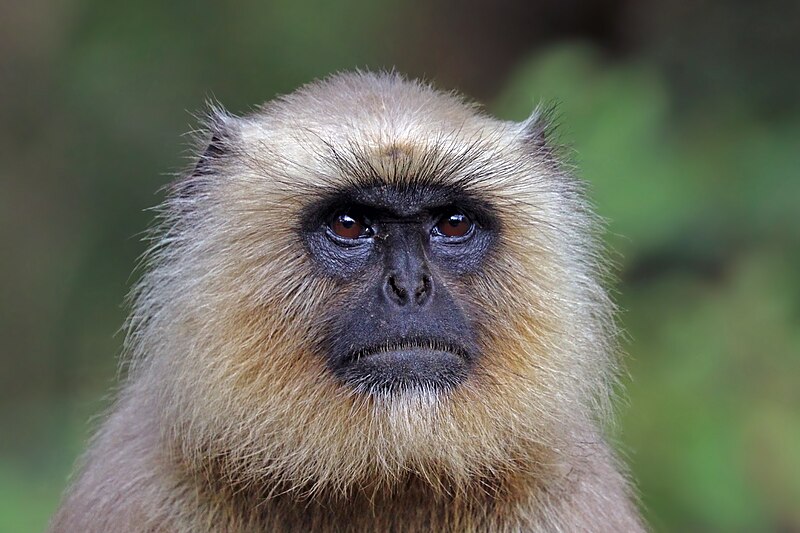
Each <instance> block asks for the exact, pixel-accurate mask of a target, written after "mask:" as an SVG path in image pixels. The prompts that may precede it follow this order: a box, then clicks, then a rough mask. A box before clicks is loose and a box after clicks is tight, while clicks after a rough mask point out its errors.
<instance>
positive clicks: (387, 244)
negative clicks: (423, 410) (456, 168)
mask: <svg viewBox="0 0 800 533" xmlns="http://www.w3.org/2000/svg"><path fill="white" fill-rule="evenodd" d="M303 234H304V237H305V241H306V245H307V249H308V251H309V253H310V254H311V256H312V257H313V258H314V259H315V261H316V263H317V264H318V265H319V268H320V270H321V273H322V274H323V275H326V276H329V277H332V278H334V279H336V280H338V282H339V283H341V284H342V287H343V289H344V290H345V293H346V295H347V296H346V297H345V298H344V299H343V300H344V301H341V302H337V304H336V305H337V306H338V308H332V309H330V310H329V311H330V314H329V319H328V327H327V338H325V339H322V348H323V351H324V352H326V353H327V356H328V361H327V363H328V366H329V368H330V369H331V370H332V371H333V373H334V374H335V375H336V376H338V377H339V378H340V379H342V380H343V381H345V382H346V383H348V384H349V385H351V386H352V387H354V388H355V389H356V390H358V391H361V392H365V393H372V392H384V391H396V390H403V389H408V388H413V387H427V388H434V389H440V388H449V387H453V386H455V385H457V384H459V383H460V382H462V381H463V380H464V379H465V378H466V377H467V376H468V374H469V371H470V369H471V368H472V366H473V364H474V362H475V359H476V357H478V355H479V354H478V353H477V350H476V343H475V337H474V334H473V331H474V329H475V324H474V323H473V322H472V321H471V320H470V316H471V315H473V313H471V312H470V310H469V309H468V307H467V306H466V305H465V303H464V302H459V299H458V297H457V292H458V288H459V286H460V284H462V283H464V281H465V278H466V277H467V276H469V275H470V274H473V273H476V272H478V271H479V270H480V269H481V268H482V266H483V262H484V259H485V256H486V254H487V253H488V251H489V249H490V247H491V245H492V243H493V241H494V240H495V238H496V221H495V218H494V215H493V213H492V210H491V209H490V206H488V205H486V204H485V203H482V202H478V201H476V200H474V199H473V198H471V197H470V196H468V195H466V194H463V193H459V192H458V191H453V190H446V189H444V188H432V187H415V188H410V189H409V190H402V189H400V188H397V187H386V186H384V187H371V188H366V189H358V190H352V191H346V192H341V193H338V194H335V195H332V196H331V197H330V198H328V199H326V200H325V201H323V202H320V203H318V204H315V205H314V206H312V207H310V208H309V209H308V210H307V216H306V217H305V220H304V230H303Z"/></svg>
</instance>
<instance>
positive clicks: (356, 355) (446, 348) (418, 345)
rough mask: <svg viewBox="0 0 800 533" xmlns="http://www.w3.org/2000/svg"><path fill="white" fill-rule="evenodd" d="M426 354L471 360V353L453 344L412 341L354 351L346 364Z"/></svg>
mask: <svg viewBox="0 0 800 533" xmlns="http://www.w3.org/2000/svg"><path fill="white" fill-rule="evenodd" d="M426 352H440V353H445V354H450V355H452V356H456V357H459V358H461V359H463V360H464V361H467V360H468V359H469V353H468V352H467V350H466V349H464V348H463V347H461V346H459V345H457V344H454V343H452V342H448V341H444V340H439V339H411V340H403V341H399V342H391V341H386V342H385V343H384V344H378V345H374V346H368V347H362V348H359V349H355V350H352V351H350V352H349V353H348V354H347V356H346V358H345V362H344V363H345V364H352V363H357V362H358V361H360V360H362V359H365V358H368V357H379V358H380V357H384V358H392V357H394V356H395V355H400V356H402V354H406V353H420V354H424V353H426Z"/></svg>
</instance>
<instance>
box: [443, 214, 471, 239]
mask: <svg viewBox="0 0 800 533" xmlns="http://www.w3.org/2000/svg"><path fill="white" fill-rule="evenodd" d="M474 227H475V224H473V222H472V220H470V219H469V217H468V216H467V215H465V214H464V213H461V212H453V213H447V214H445V215H444V216H443V217H442V218H441V219H439V222H438V223H437V224H436V226H434V228H433V234H434V235H438V236H440V237H446V238H450V239H458V238H460V237H466V236H468V235H469V234H470V233H471V232H472V229H473V228H474Z"/></svg>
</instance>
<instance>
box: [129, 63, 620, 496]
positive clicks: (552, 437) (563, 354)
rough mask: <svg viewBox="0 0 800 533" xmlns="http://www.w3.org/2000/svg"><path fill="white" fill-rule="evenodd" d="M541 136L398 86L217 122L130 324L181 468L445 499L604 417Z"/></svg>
mask: <svg viewBox="0 0 800 533" xmlns="http://www.w3.org/2000/svg"><path fill="white" fill-rule="evenodd" d="M546 131H547V124H546V120H545V117H544V116H543V114H541V113H539V112H534V114H533V115H532V116H531V118H530V119H528V120H527V121H525V122H522V123H515V122H507V121H501V120H497V119H495V118H492V117H490V116H488V115H487V114H485V113H484V112H483V111H481V110H480V109H479V108H477V107H476V106H474V105H471V104H469V103H466V102H465V101H464V100H463V99H461V98H459V97H457V96H455V95H452V94H447V93H442V92H438V91H436V90H434V89H432V88H430V87H429V86H427V85H424V84H421V83H418V82H410V81H406V80H404V79H402V78H401V77H399V76H397V75H374V74H349V75H340V76H335V77H332V78H330V79H328V80H325V81H322V82H317V83H313V84H311V85H309V86H306V87H305V88H303V89H300V90H299V91H297V92H295V93H293V94H291V95H289V96H286V97H282V98H279V99H276V100H274V101H272V102H269V103H267V104H266V105H264V106H263V107H261V108H260V109H258V110H257V111H256V112H254V113H252V114H250V115H248V116H245V117H233V116H231V115H229V114H227V113H225V112H223V111H221V110H213V111H212V113H211V117H210V119H209V121H208V132H207V135H206V136H205V137H204V139H205V141H204V146H203V147H202V149H201V155H200V157H199V160H198V161H197V162H196V164H195V165H194V166H193V170H192V171H191V172H190V173H189V174H188V175H187V176H186V177H184V178H182V179H180V180H179V181H178V182H177V183H176V184H175V186H174V187H173V189H172V190H171V193H170V196H169V198H168V200H167V202H166V204H165V207H164V209H163V222H162V227H161V230H160V231H159V232H158V238H157V240H156V242H155V245H154V247H153V250H152V251H151V253H150V254H149V259H148V272H147V273H146V274H145V276H144V278H143V280H142V282H141V283H140V285H139V287H138V289H137V290H136V291H135V293H134V313H133V318H132V321H131V325H130V349H131V351H132V357H133V366H132V370H131V372H132V373H134V374H135V375H136V377H137V383H139V384H140V386H142V387H145V388H147V390H148V391H149V392H148V394H149V395H150V397H151V398H152V401H153V402H154V405H155V406H156V407H157V412H158V413H159V416H160V421H159V424H160V427H161V431H162V434H163V438H164V439H165V441H166V442H167V443H168V444H169V446H170V447H171V449H173V450H174V453H176V454H179V455H180V457H181V459H182V460H183V461H185V462H186V463H187V464H189V465H192V466H193V467H194V468H196V469H197V470H198V471H200V472H202V471H204V469H206V470H208V469H214V471H215V472H219V473H221V475H224V476H225V479H228V480H231V481H232V482H235V483H240V484H242V486H248V485H251V484H254V483H256V482H257V480H271V481H272V482H273V483H272V486H273V487H277V488H276V489H275V490H281V491H290V492H291V491H295V492H297V493H298V494H299V493H302V494H319V493H322V492H326V491H328V492H330V493H339V494H341V493H347V492H348V491H351V490H355V489H354V488H355V487H362V488H363V487H374V488H379V487H388V488H391V487H392V486H393V484H397V483H401V482H402V481H403V480H404V479H406V478H407V477H408V476H416V477H418V478H419V479H422V480H425V482H429V483H430V484H431V485H432V486H434V487H450V488H452V487H463V486H467V484H469V483H472V482H475V481H476V480H480V479H484V478H489V477H492V476H496V475H502V474H503V473H504V472H512V471H513V470H514V469H515V468H516V467H517V466H518V465H519V464H520V462H525V461H526V462H527V464H530V463H532V462H533V463H541V464H544V463H547V462H548V461H549V460H550V458H549V456H548V455H547V454H548V453H551V452H552V450H558V449H559V447H560V446H561V444H562V443H563V442H565V441H567V440H568V439H569V438H570V436H571V435H572V434H573V433H574V432H575V431H576V430H575V428H577V427H581V425H582V424H583V423H584V421H586V420H589V419H592V418H596V417H599V416H603V413H604V406H605V403H606V402H607V400H608V389H609V384H608V383H609V380H610V379H611V378H612V377H613V369H612V363H611V358H610V353H611V350H610V348H611V346H610V344H611V341H612V338H613V332H612V331H611V328H612V327H613V326H612V322H611V306H610V304H609V303H608V300H607V298H606V295H605V292H604V291H603V290H602V288H601V287H600V285H599V280H598V278H599V276H600V275H601V274H602V268H601V266H600V260H599V258H598V253H597V252H598V250H597V246H596V242H595V236H594V230H595V226H596V221H595V219H594V217H593V216H592V214H591V211H590V209H589V208H588V207H587V204H586V203H585V200H584V197H583V193H582V186H581V184H580V182H579V181H578V180H576V179H575V178H574V177H573V176H572V175H571V174H570V173H569V169H568V167H566V166H565V165H564V164H563V163H562V162H561V161H559V159H558V150H556V149H555V148H554V147H553V146H551V145H550V144H549V142H548V140H546V139H545V132H546ZM537 454H538V455H537ZM532 455H535V457H532ZM448 490H450V489H448Z"/></svg>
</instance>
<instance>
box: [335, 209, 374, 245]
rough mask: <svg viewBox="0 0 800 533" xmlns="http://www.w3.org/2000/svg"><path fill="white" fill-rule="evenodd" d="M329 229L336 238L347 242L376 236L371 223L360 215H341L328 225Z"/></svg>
mask: <svg viewBox="0 0 800 533" xmlns="http://www.w3.org/2000/svg"><path fill="white" fill-rule="evenodd" d="M328 229H329V230H330V231H331V233H333V234H334V235H335V236H336V237H339V238H340V239H346V240H355V239H362V238H367V237H372V236H373V235H375V230H373V229H372V226H371V225H370V223H369V221H368V220H367V219H366V218H365V217H363V216H358V215H349V214H347V213H339V214H338V215H336V216H335V217H334V218H333V220H331V222H330V223H329V224H328Z"/></svg>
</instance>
